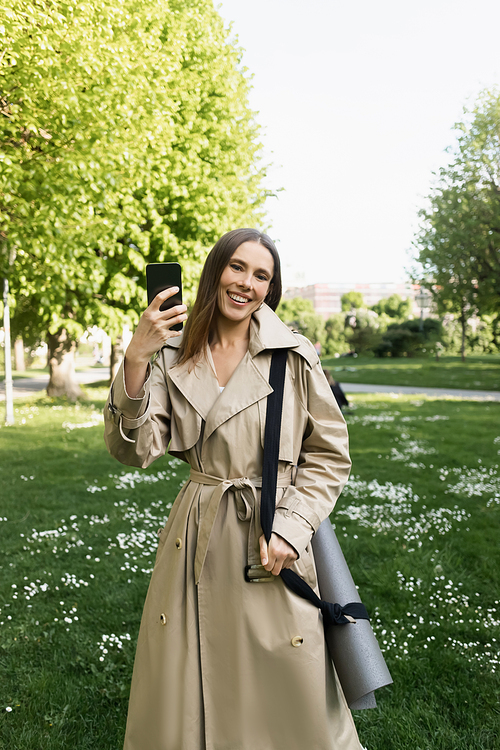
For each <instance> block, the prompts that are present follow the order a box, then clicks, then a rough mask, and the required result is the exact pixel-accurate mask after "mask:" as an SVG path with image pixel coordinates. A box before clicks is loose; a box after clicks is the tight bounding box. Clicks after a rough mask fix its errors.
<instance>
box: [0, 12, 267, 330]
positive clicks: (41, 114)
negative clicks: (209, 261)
mask: <svg viewBox="0 0 500 750" xmlns="http://www.w3.org/2000/svg"><path fill="white" fill-rule="evenodd" d="M1 33H2V34H3V37H4V38H3V47H4V54H3V58H2V61H1V67H0V76H1V81H0V89H1V108H2V115H3V117H2V143H3V146H2V153H1V163H0V221H1V239H2V248H3V249H2V251H1V252H0V264H1V268H0V274H1V273H4V274H5V273H8V272H9V268H8V267H7V264H6V258H7V253H8V250H9V249H11V248H14V249H15V252H16V257H15V262H14V266H13V268H12V273H11V288H12V290H13V292H14V294H15V298H16V305H17V306H16V311H17V314H16V316H15V319H14V327H15V328H16V329H17V331H19V332H22V331H28V330H29V332H30V334H31V335H32V336H33V335H34V332H35V331H39V332H41V331H43V330H44V329H47V330H50V331H51V332H55V331H57V330H60V329H61V328H65V329H67V330H69V332H70V334H71V335H72V336H76V335H77V334H79V333H80V332H81V331H82V329H83V328H85V327H87V326H88V325H91V324H98V325H101V326H103V327H106V328H107V329H108V330H111V331H112V330H115V331H116V330H118V329H119V328H120V327H121V325H122V323H123V322H124V321H125V320H127V321H128V322H134V321H133V318H134V316H135V318H137V316H138V315H139V313H140V311H141V309H142V308H143V307H144V305H145V302H146V295H145V291H144V287H145V265H146V263H147V262H151V261H165V260H176V261H179V262H180V263H181V264H182V266H183V277H184V285H185V288H186V290H187V293H188V297H189V293H190V291H191V290H192V288H193V285H194V283H195V282H196V279H197V276H198V274H199V271H200V268H201V265H202V262H203V260H204V257H205V254H206V251H207V249H208V248H209V247H210V245H211V244H213V242H214V241H215V239H216V238H217V237H218V236H220V235H221V234H222V233H224V232H225V231H227V230H229V229H231V228H233V227H235V226H241V225H248V224H250V225H253V224H255V223H257V222H259V221H260V219H261V216H262V214H261V206H262V205H263V202H264V200H265V197H266V193H265V191H264V190H263V189H262V188H261V187H260V183H261V179H262V176H263V169H262V168H260V167H259V166H258V158H259V150H260V144H259V142H258V127H257V125H256V123H255V122H254V119H253V113H252V112H251V111H250V110H249V107H248V98H247V97H248V88H249V82H248V78H247V77H246V76H245V73H244V71H242V70H241V62H240V52H239V50H238V49H237V48H236V47H235V46H234V45H233V44H232V43H230V41H229V40H228V32H227V31H226V30H225V29H224V26H223V22H222V19H221V18H220V16H219V15H218V13H217V12H216V11H215V10H214V8H213V4H212V2H211V0H170V1H169V2H168V3H165V2H163V0H161V1H160V0H150V1H149V2H148V3H140V2H138V0H95V1H94V2H92V3H89V2H82V3H70V2H68V0H47V1H46V2H41V1H40V0H28V1H26V0H14V4H13V5H12V6H10V7H9V8H7V9H4V25H3V30H2V32H1ZM256 165H257V166H256ZM131 313H132V316H130V314H131ZM131 317H132V320H131Z"/></svg>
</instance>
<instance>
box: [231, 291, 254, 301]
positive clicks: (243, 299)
mask: <svg viewBox="0 0 500 750" xmlns="http://www.w3.org/2000/svg"><path fill="white" fill-rule="evenodd" d="M228 295H229V297H231V299H234V301H235V302H248V301H249V300H248V299H247V298H246V297H240V296H239V295H238V294H232V293H231V292H228Z"/></svg>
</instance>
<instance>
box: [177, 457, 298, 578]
mask: <svg viewBox="0 0 500 750" xmlns="http://www.w3.org/2000/svg"><path fill="white" fill-rule="evenodd" d="M189 481H190V482H195V483H196V484H203V485H209V486H210V487H214V488H215V489H214V491H213V492H212V494H211V496H210V500H209V501H208V507H207V509H206V511H205V513H204V515H203V517H202V518H201V519H200V522H199V526H198V541H197V544H196V554H195V558H194V576H195V582H196V584H198V583H199V581H200V578H201V574H202V572H203V566H204V564H205V558H206V556H207V551H208V545H209V543H210V536H211V534H212V529H213V527H214V523H215V519H216V517H217V513H218V510H219V505H220V503H221V500H222V498H223V496H224V495H225V493H226V492H228V490H231V489H234V490H235V491H236V492H235V495H236V502H237V506H238V518H239V519H240V521H248V520H250V534H249V537H248V554H249V556H250V555H251V554H252V553H253V551H254V547H255V545H256V537H257V534H258V530H259V529H260V518H259V516H258V514H256V512H255V511H256V509H257V508H258V507H259V500H258V497H257V489H256V488H257V487H262V477H257V478H256V479H249V478H248V477H237V478H235V479H224V478H222V477H214V476H212V475H211V474H204V473H203V472H201V471H195V470H194V469H191V472H190V474H189ZM291 483H292V470H291V469H289V470H288V471H286V472H284V473H283V474H278V487H288V486H289V485H290V484H291ZM256 527H257V528H256Z"/></svg>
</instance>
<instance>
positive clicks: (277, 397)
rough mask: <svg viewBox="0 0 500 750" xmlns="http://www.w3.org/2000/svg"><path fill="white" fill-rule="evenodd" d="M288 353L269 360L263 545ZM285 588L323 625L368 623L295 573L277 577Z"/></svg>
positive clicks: (360, 608)
mask: <svg viewBox="0 0 500 750" xmlns="http://www.w3.org/2000/svg"><path fill="white" fill-rule="evenodd" d="M287 356H288V350H287V349H275V350H274V352H273V356H272V359H271V370H270V373H269V384H270V386H271V388H272V389H273V392H272V393H270V394H269V396H268V397H267V414H266V426H265V431H264V463H263V467H262V494H261V504H260V523H261V526H262V531H263V532H264V536H265V538H266V541H267V542H269V540H270V538H271V533H272V529H273V521H274V511H275V507H276V487H277V482H278V459H279V447H280V434H281V415H282V411H283V392H284V388H285V372H286V360H287ZM280 575H281V578H282V579H283V582H284V583H285V584H286V585H287V586H288V588H289V589H290V590H291V591H293V592H294V593H295V594H297V595H298V596H301V597H302V598H303V599H307V600H308V601H310V602H311V604H314V605H315V606H316V607H318V609H320V610H321V612H322V614H323V620H324V623H325V625H346V624H347V623H352V622H355V621H356V620H369V619H370V618H369V616H368V612H367V611H366V607H365V605H364V604H362V603H361V602H350V603H349V604H345V605H344V606H343V607H342V606H341V605H340V604H332V603H331V602H325V601H323V600H322V599H320V598H319V596H317V595H316V593H315V592H314V590H313V589H312V588H311V587H310V586H309V584H308V583H306V582H305V581H304V580H303V579H302V578H301V577H300V576H299V575H297V573H295V572H294V571H293V570H290V569H284V570H282V571H281V573H280Z"/></svg>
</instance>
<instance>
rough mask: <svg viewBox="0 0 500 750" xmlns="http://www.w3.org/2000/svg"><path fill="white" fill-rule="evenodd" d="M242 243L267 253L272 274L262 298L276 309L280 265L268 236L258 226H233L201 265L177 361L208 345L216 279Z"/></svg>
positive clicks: (194, 354)
mask: <svg viewBox="0 0 500 750" xmlns="http://www.w3.org/2000/svg"><path fill="white" fill-rule="evenodd" d="M244 242H258V243H259V244H260V245H264V247H266V248H267V249H268V250H269V252H270V253H271V255H272V258H273V262H274V273H273V277H272V279H271V283H270V284H269V291H268V293H267V296H266V298H265V300H264V301H265V303H266V304H267V305H269V307H270V308H271V310H276V308H277V307H278V304H279V301H280V299H281V264H280V257H279V255H278V251H277V250H276V246H275V244H274V242H273V241H272V239H271V238H270V237H268V235H267V234H264V233H263V232H259V231H258V229H233V230H232V231H231V232H227V234H224V235H223V236H222V237H221V238H220V240H218V241H217V242H216V243H215V245H214V246H213V248H212V250H211V251H210V252H209V254H208V256H207V259H206V261H205V265H204V266H203V271H202V272H201V277H200V284H199V286H198V294H197V295H196V301H195V303H194V306H193V310H192V312H191V315H190V316H189V318H188V321H187V323H186V325H185V328H184V335H183V337H182V342H181V345H180V347H179V359H178V363H179V364H182V363H183V362H186V361H187V360H188V359H191V358H192V357H193V358H194V360H195V361H196V359H197V358H198V357H199V355H200V353H201V352H202V351H203V349H204V348H205V346H206V345H207V344H208V338H209V335H210V328H211V326H212V322H213V318H214V315H215V311H216V309H217V294H218V291H219V282H220V278H221V276H222V273H223V271H224V269H225V268H226V266H227V264H228V263H229V261H230V259H231V258H232V256H233V255H234V253H235V252H236V250H237V249H238V248H239V246H240V245H242V244H243V243H244Z"/></svg>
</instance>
